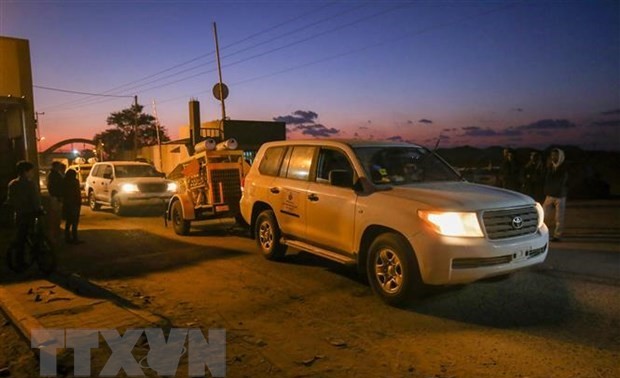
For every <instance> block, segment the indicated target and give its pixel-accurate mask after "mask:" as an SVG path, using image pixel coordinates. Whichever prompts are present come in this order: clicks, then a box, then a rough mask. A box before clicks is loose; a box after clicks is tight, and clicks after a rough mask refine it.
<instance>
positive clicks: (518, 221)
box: [512, 217, 523, 230]
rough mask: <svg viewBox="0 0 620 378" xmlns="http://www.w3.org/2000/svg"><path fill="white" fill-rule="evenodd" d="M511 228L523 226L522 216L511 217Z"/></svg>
mask: <svg viewBox="0 0 620 378" xmlns="http://www.w3.org/2000/svg"><path fill="white" fill-rule="evenodd" d="M512 228H514V229H515V230H519V229H521V228H523V218H521V217H514V218H512Z"/></svg>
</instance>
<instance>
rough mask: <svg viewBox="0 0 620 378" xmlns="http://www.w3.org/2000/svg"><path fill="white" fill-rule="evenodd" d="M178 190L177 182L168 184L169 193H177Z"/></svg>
mask: <svg viewBox="0 0 620 378" xmlns="http://www.w3.org/2000/svg"><path fill="white" fill-rule="evenodd" d="M178 188H179V186H178V185H177V183H176V182H169V183H168V191H169V192H176V191H177V189H178Z"/></svg>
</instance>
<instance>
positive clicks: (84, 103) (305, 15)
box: [46, 1, 337, 110]
mask: <svg viewBox="0 0 620 378" xmlns="http://www.w3.org/2000/svg"><path fill="white" fill-rule="evenodd" d="M336 3H337V1H333V2H331V3H328V4H325V5H323V6H320V7H317V8H315V9H314V10H312V11H309V12H304V13H302V14H300V15H298V16H296V17H293V18H291V19H288V20H287V21H284V22H280V23H278V24H276V25H273V26H270V27H268V28H265V29H263V30H261V31H258V32H256V33H254V34H251V35H249V36H247V37H244V38H242V39H240V40H237V41H235V42H232V43H230V44H229V45H227V46H224V47H223V48H222V50H225V49H227V48H230V47H232V46H235V45H238V44H241V43H243V42H246V41H248V40H250V39H253V38H256V37H258V36H260V35H262V34H265V33H268V32H270V31H272V30H276V29H278V28H281V27H283V26H285V25H288V24H290V23H291V22H295V21H297V20H299V19H301V18H304V17H308V16H309V15H311V14H314V13H318V12H320V11H322V10H324V9H326V8H328V7H331V6H332V5H334V4H336ZM213 53H214V51H211V52H209V53H206V54H202V55H198V56H196V57H194V58H192V59H189V60H187V61H184V62H182V63H178V64H175V65H173V66H171V67H168V68H166V69H163V70H161V71H158V72H155V73H153V74H150V75H147V76H144V77H142V78H140V79H136V80H132V81H130V82H127V83H125V84H122V85H119V86H116V87H114V88H110V89H108V90H106V91H104V92H103V93H102V94H107V93H109V92H112V91H114V90H118V89H121V88H124V87H127V86H129V85H131V84H134V83H139V82H141V81H144V80H147V79H150V78H153V77H156V76H158V75H161V74H163V73H166V72H170V71H172V70H174V69H176V68H179V67H182V66H185V65H187V64H189V63H192V62H195V61H197V60H200V59H202V58H205V57H207V56H210V55H212V54H213ZM210 63H213V61H209V62H207V63H205V64H202V65H206V64H210ZM202 65H199V66H195V67H193V68H190V69H185V70H182V71H180V72H177V73H176V74H181V73H184V72H187V71H191V70H192V69H196V68H199V67H201V66H202ZM170 76H174V75H168V76H166V77H164V78H167V77H170ZM164 78H159V79H158V80H161V79H164ZM155 81H157V80H155ZM152 82H153V81H150V82H147V83H143V84H141V85H148V84H150V83H152ZM141 85H138V86H134V87H132V88H135V87H139V86H141ZM91 100H93V99H92V98H83V99H78V100H77V102H81V105H92V104H98V103H101V102H99V101H95V102H94V103H91V104H89V103H88V102H89V101H91ZM65 105H77V104H76V102H74V101H71V102H66V103H61V104H57V105H51V106H50V107H48V108H46V110H47V109H50V108H57V107H63V106H65Z"/></svg>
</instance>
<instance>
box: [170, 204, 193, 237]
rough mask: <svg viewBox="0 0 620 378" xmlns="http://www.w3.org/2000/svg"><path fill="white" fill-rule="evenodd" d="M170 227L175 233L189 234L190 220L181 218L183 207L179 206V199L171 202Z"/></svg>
mask: <svg viewBox="0 0 620 378" xmlns="http://www.w3.org/2000/svg"><path fill="white" fill-rule="evenodd" d="M171 218H172V227H173V228H174V232H175V233H176V234H177V235H187V234H189V228H190V227H191V222H190V221H186V220H184V219H183V208H182V207H181V201H174V203H173V204H172V214H171Z"/></svg>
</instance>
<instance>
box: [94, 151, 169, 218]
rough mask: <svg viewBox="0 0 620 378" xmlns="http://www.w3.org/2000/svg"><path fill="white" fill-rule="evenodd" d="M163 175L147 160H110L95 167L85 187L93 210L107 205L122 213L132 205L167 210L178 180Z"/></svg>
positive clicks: (116, 212)
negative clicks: (167, 178) (141, 161)
mask: <svg viewBox="0 0 620 378" xmlns="http://www.w3.org/2000/svg"><path fill="white" fill-rule="evenodd" d="M163 176H164V175H163V174H162V173H161V172H158V171H157V170H156V169H155V168H154V167H153V166H152V165H150V164H147V163H140V162H132V161H106V162H102V163H96V164H95V165H94V166H93V167H92V169H91V171H90V174H89V175H88V178H87V179H86V184H85V188H84V189H85V191H86V194H87V196H88V203H89V205H90V208H91V209H92V210H99V209H100V208H101V206H102V205H107V206H112V209H113V211H114V213H115V214H116V215H122V214H123V213H124V212H125V210H126V209H127V208H130V207H144V206H161V208H162V209H163V208H164V207H165V205H166V204H167V203H168V200H169V199H170V197H172V195H173V194H174V192H175V191H176V189H177V186H176V183H175V182H174V181H170V180H166V179H165V178H164V177H163Z"/></svg>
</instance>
